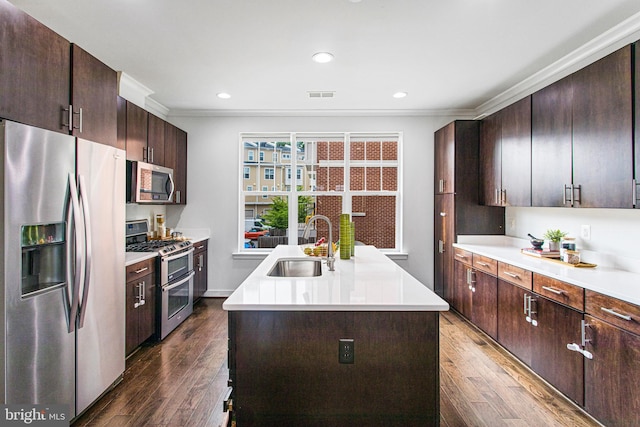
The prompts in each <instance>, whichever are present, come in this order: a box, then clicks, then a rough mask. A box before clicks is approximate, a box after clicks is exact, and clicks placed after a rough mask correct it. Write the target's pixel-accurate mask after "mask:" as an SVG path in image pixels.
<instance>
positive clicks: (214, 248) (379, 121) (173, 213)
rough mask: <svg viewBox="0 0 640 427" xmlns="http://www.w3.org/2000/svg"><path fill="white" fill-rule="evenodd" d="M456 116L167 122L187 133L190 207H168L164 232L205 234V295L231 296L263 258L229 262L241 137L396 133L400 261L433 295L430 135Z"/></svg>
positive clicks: (183, 119)
mask: <svg viewBox="0 0 640 427" xmlns="http://www.w3.org/2000/svg"><path fill="white" fill-rule="evenodd" d="M453 119H454V118H453V117H443V116H438V117H425V116H398V117H396V116H390V117H380V116H371V117H351V116H349V117H348V116H343V117H323V116H318V117H306V116H295V117H243V116H239V117H180V116H176V117H170V118H169V120H170V121H171V122H172V123H174V124H175V125H176V126H178V127H180V128H181V129H183V130H185V131H187V132H188V176H187V183H188V184H187V186H188V187H187V189H188V190H187V197H188V199H187V206H184V207H176V206H167V225H168V226H169V227H176V226H177V227H180V228H209V229H210V230H211V234H212V236H211V239H210V241H209V259H208V261H209V290H208V292H207V296H226V295H229V294H230V293H231V292H232V291H233V290H234V289H235V288H237V287H238V286H239V285H240V283H241V282H242V281H243V280H244V279H245V278H246V277H247V276H248V275H249V273H250V272H251V271H252V270H253V269H254V268H255V267H256V266H257V265H258V263H259V262H260V259H249V260H247V259H234V258H233V255H232V254H233V253H234V252H235V251H236V250H237V230H236V228H237V222H238V213H237V206H238V194H237V193H238V178H239V176H240V175H239V163H238V159H237V155H238V137H239V133H240V132H331V131H340V132H358V131H401V132H403V135H404V146H403V154H404V155H403V162H404V164H403V167H404V176H403V180H404V194H403V200H402V206H403V220H404V237H403V248H402V249H403V250H404V251H406V252H407V253H408V254H409V255H408V258H407V259H406V260H400V261H398V264H400V265H401V266H402V267H403V268H405V269H406V270H407V271H408V272H409V273H410V274H412V275H413V276H415V277H416V278H417V279H418V280H420V281H421V282H423V283H424V284H426V285H427V286H429V287H430V288H433V283H432V282H433V243H432V240H433V133H434V132H435V131H436V130H437V129H439V128H440V127H442V126H444V125H445V124H447V123H449V122H450V121H451V120H453Z"/></svg>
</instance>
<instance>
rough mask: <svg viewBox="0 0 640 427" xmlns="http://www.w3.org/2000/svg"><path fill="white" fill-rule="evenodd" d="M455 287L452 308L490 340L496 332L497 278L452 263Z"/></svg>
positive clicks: (457, 263)
mask: <svg viewBox="0 0 640 427" xmlns="http://www.w3.org/2000/svg"><path fill="white" fill-rule="evenodd" d="M454 264H455V267H454V276H455V282H454V283H455V285H454V292H453V299H452V304H451V305H452V306H453V308H454V309H456V310H457V311H458V312H459V313H460V314H462V315H463V316H464V317H466V318H467V319H469V320H471V322H473V323H474V324H475V325H476V326H477V327H479V328H480V329H482V330H483V331H484V332H486V333H487V335H489V336H490V337H491V338H493V339H496V338H497V331H498V285H497V278H496V277H495V276H492V275H490V274H487V273H483V272H482V271H478V270H476V269H474V268H472V267H471V266H469V265H467V264H465V263H463V262H460V261H455V262H454Z"/></svg>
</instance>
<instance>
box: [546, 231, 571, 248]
mask: <svg viewBox="0 0 640 427" xmlns="http://www.w3.org/2000/svg"><path fill="white" fill-rule="evenodd" d="M566 235H567V233H566V232H564V231H560V230H553V229H551V228H550V229H548V230H547V231H546V232H545V233H544V236H542V237H544V238H545V239H546V240H548V241H549V250H550V251H559V250H560V241H561V240H562V238H563V237H564V236H566Z"/></svg>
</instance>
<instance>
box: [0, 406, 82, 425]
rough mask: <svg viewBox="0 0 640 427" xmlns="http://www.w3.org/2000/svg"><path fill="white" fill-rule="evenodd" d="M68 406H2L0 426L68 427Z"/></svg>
mask: <svg viewBox="0 0 640 427" xmlns="http://www.w3.org/2000/svg"><path fill="white" fill-rule="evenodd" d="M70 421H71V419H70V418H69V407H68V406H67V405H13V404H12V405H2V412H1V413H0V426H2V427H4V426H25V425H27V426H29V425H33V426H38V427H62V426H65V427H67V426H68V425H69V422H70Z"/></svg>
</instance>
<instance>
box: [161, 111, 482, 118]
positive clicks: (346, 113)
mask: <svg viewBox="0 0 640 427" xmlns="http://www.w3.org/2000/svg"><path fill="white" fill-rule="evenodd" d="M169 115H170V116H175V117H394V116H395V117H412V116H413V117H441V116H455V117H460V118H473V117H475V116H476V115H477V112H476V110H474V109H448V110H444V109H443V110H418V109H412V110H409V109H405V110H374V109H371V110H197V109H172V110H169Z"/></svg>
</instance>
